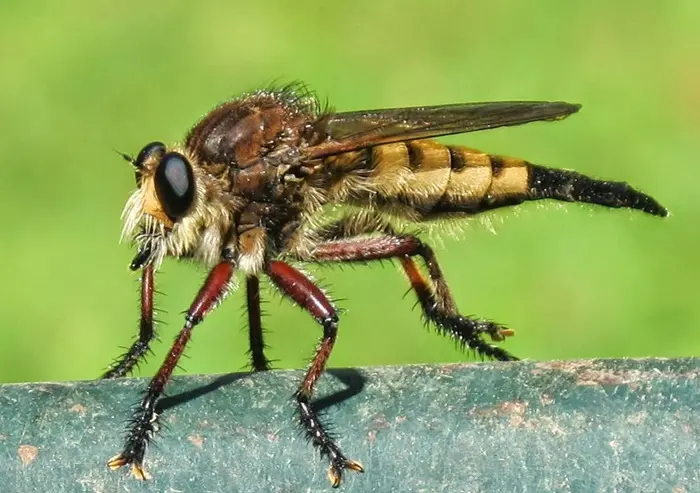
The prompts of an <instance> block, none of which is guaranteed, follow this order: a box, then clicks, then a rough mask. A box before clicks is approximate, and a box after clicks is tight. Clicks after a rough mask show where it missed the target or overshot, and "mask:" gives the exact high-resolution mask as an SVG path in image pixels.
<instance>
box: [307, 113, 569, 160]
mask: <svg viewBox="0 0 700 493" xmlns="http://www.w3.org/2000/svg"><path fill="white" fill-rule="evenodd" d="M580 108H581V105H578V104H570V103H564V102H548V101H509V102H494V103H466V104H448V105H442V106H426V107H418V108H392V109H384V110H369V111H352V112H347V113H335V114H331V115H327V116H326V117H323V118H321V119H320V120H319V125H323V126H325V128H321V129H319V131H320V133H322V134H325V135H326V136H327V137H328V139H326V140H324V141H323V142H322V143H320V144H318V145H316V146H312V147H309V148H307V149H306V150H305V152H304V155H305V156H306V157H307V158H308V159H313V158H320V157H323V156H329V155H332V154H338V153H342V152H347V151H353V150H357V149H362V148H364V147H369V146H374V145H380V144H389V143H392V142H399V141H405V140H415V139H425V138H433V137H439V136H441V135H450V134H459V133H465V132H475V131H477V130H486V129H489V128H498V127H506V126H510V125H521V124H523V123H530V122H536V121H552V120H561V119H562V118H566V117H567V116H569V115H571V114H572V113H576V112H577V111H578V110H579V109H580Z"/></svg>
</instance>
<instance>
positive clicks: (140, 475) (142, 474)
mask: <svg viewBox="0 0 700 493" xmlns="http://www.w3.org/2000/svg"><path fill="white" fill-rule="evenodd" d="M131 475H132V476H134V477H135V478H136V479H140V480H141V481H147V480H149V479H151V475H150V474H148V473H147V472H146V470H145V469H144V468H143V466H142V465H141V464H136V463H134V464H131Z"/></svg>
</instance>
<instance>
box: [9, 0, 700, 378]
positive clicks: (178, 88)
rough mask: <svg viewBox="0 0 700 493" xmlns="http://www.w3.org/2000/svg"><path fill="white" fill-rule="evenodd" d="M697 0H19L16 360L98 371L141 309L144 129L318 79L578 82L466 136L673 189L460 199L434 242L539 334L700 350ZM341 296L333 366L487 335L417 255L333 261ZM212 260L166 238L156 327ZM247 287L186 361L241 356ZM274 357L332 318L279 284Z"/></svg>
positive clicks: (13, 235) (601, 349) (12, 214)
mask: <svg viewBox="0 0 700 493" xmlns="http://www.w3.org/2000/svg"><path fill="white" fill-rule="evenodd" d="M699 13H700V4H698V3H697V2H694V1H691V0H685V1H682V0H679V1H674V2H665V3H662V2H637V1H631V0H630V1H618V2H609V1H604V0H594V1H588V2H561V1H555V0H551V1H542V2H537V3H536V4H533V3H531V2H527V3H526V2H515V1H498V0H492V1H490V2H466V1H465V2H439V1H438V2H420V1H413V2H408V1H401V2H389V1H386V2H375V1H367V0H365V1H356V2H308V1H297V2H293V3H290V2H283V1H281V0H280V1H278V2H229V1H220V2H213V1H203V2H199V3H196V4H195V3H192V2H187V3H185V2H182V3H171V2H167V3H166V2H133V1H132V2H129V1H125V2H107V1H103V0H98V1H87V0H84V1H75V0H73V1H64V2H53V1H46V0H44V1H35V2H20V1H5V2H3V3H2V4H1V5H0V61H1V63H2V70H1V71H0V130H1V131H0V146H1V149H2V165H1V166H0V184H1V185H0V186H1V187H2V193H0V201H2V216H1V217H2V225H3V227H2V241H1V242H0V273H1V276H2V283H1V284H0V286H1V287H0V289H2V304H1V305H0V306H1V307H2V327H1V328H0V331H2V334H1V336H0V337H1V338H0V381H5V382H9V381H28V380H63V379H89V378H93V377H96V376H98V375H99V374H100V372H101V371H102V370H103V369H104V368H105V367H106V365H107V364H108V363H109V362H110V361H111V360H112V359H113V358H114V357H115V356H117V355H118V354H119V353H120V349H119V346H126V345H127V344H128V343H130V341H131V340H132V338H133V336H134V335H135V333H136V328H137V318H138V301H137V299H138V294H137V293H138V284H137V279H138V275H137V274H135V273H131V272H129V271H128V269H127V265H128V263H129V261H130V260H131V258H132V255H133V251H132V250H131V249H130V247H129V245H126V244H122V245H120V244H119V243H118V238H119V232H120V228H121V223H120V220H119V214H120V212H121V209H122V206H123V204H124V202H125V200H126V198H127V197H128V195H129V193H130V192H131V190H132V188H133V186H134V183H133V173H132V171H131V170H130V168H129V166H128V165H127V164H126V163H124V162H123V161H122V159H121V158H120V157H119V156H117V155H116V154H115V153H114V152H113V150H112V149H113V148H117V149H119V150H123V151H125V152H129V153H137V152H138V151H139V149H140V148H141V146H142V145H143V144H145V143H146V142H150V141H152V140H164V141H166V142H171V141H176V140H178V139H180V138H182V137H183V136H184V134H185V132H186V131H187V129H188V128H189V126H190V125H192V124H193V123H194V122H195V121H196V120H197V119H198V118H199V117H200V116H201V115H202V114H203V113H205V112H206V111H207V110H208V109H210V108H211V107H212V106H213V105H215V104H217V103H219V102H220V101H222V100H224V99H227V98H229V97H231V96H233V95H236V94H238V93H240V92H242V91H247V90H251V89H254V88H256V87H259V86H264V85H267V84H269V83H270V82H271V81H275V80H278V81H291V80H297V79H298V80H303V81H305V82H306V83H307V84H308V85H309V86H310V87H312V88H313V89H315V90H316V91H317V93H318V94H319V96H320V97H321V98H323V99H325V98H327V99H328V100H329V101H330V102H331V103H332V105H333V106H334V107H335V108H337V109H341V110H353V109H363V108H377V107H391V106H410V105H426V104H442V103H450V102H465V101H479V100H499V99H554V100H559V99H561V100H567V101H571V102H578V103H582V104H583V111H582V112H581V113H579V114H578V115H575V116H574V117H573V118H571V119H568V120H566V121H564V122H560V123H556V124H533V125H529V126H524V127H519V128H510V129H501V130H495V131H490V132H484V133H479V134H471V135H461V136H455V137H451V138H450V139H449V141H450V142H455V143H462V144H465V145H469V146H472V147H478V148H481V149H483V150H486V151H491V152H495V153H500V154H511V155H516V156H522V157H525V158H527V159H529V160H531V161H533V162H536V163H541V164H548V165H552V166H559V167H566V168H573V169H576V170H579V171H582V172H585V173H588V174H591V175H594V176H599V177H605V178H610V179H616V180H626V181H629V182H631V183H632V184H634V185H635V186H637V187H639V188H641V189H643V190H645V191H648V192H649V193H650V194H652V195H654V196H655V197H656V198H657V199H658V200H659V201H661V202H662V203H663V204H664V205H666V206H667V207H668V208H670V210H671V211H672V216H671V217H670V218H668V219H666V220H661V219H659V218H655V217H648V216H645V215H643V214H641V213H635V212H628V211H619V210H618V211H615V210H607V209H603V208H596V207H594V206H581V205H568V204H564V205H560V204H556V203H546V204H544V203H539V204H534V203H530V204H526V205H524V206H521V207H519V208H516V209H504V210H500V211H497V212H495V213H493V214H491V215H490V216H488V217H489V219H490V221H491V223H492V226H493V229H494V230H495V232H496V234H494V233H493V232H492V231H491V230H490V229H491V228H490V227H489V225H488V224H485V221H478V220H474V221H465V224H464V228H463V230H462V232H461V233H460V235H459V238H452V237H450V236H446V237H445V238H444V239H443V240H442V241H441V242H438V244H437V250H438V255H439V257H440V259H441V261H442V263H443V269H444V271H445V272H446V275H447V277H448V280H449V281H450V283H451V286H452V289H453V291H454V294H455V296H456V298H457V300H458V302H459V305H460V308H461V309H462V311H463V312H464V313H466V314H478V315H479V316H482V317H487V318H491V319H494V320H498V321H501V322H503V323H505V324H507V325H508V326H510V327H512V328H514V329H516V330H517V337H515V338H513V339H511V340H510V341H508V343H507V348H508V349H510V350H512V351H513V352H514V353H515V354H517V355H520V356H522V357H525V358H533V359H554V358H586V357H598V356H600V357H603V356H688V355H697V354H698V353H700V336H699V335H698V328H699V327H700V323H699V322H700V309H699V308H698V295H699V294H700V289H698V286H697V279H698V275H699V274H700V269H699V268H698V263H699V262H698V259H697V254H698V251H699V248H698V247H700V241H699V238H698V230H699V224H700V223H699V219H700V201H699V200H698V198H697V195H698V194H697V184H698V178H699V176H698V167H699V165H698V143H699V142H700V132H699V130H698V129H699V128H700V116H699V115H700V63H698V62H700V59H699V51H698V47H700V31H699V30H698V28H697V26H698V20H700V19H699V15H698V14H699ZM314 272H315V273H316V275H317V276H318V277H320V278H322V279H323V280H324V283H325V284H327V285H330V286H332V293H333V294H334V295H335V296H336V297H339V298H343V301H341V302H340V305H341V306H342V307H343V308H344V309H346V313H345V314H344V316H343V317H342V322H341V326H340V335H339V341H338V344H337V346H336V351H335V352H334V354H333V357H332V359H331V365H332V366H354V365H380V364H397V363H419V362H437V361H460V360H464V359H467V358H469V356H468V355H464V354H462V353H460V352H459V351H458V350H456V349H455V347H454V344H453V343H452V342H450V341H448V340H445V339H443V338H441V337H438V336H436V335H435V334H434V333H431V331H429V330H426V329H425V328H424V327H423V324H422V322H421V320H420V315H419V312H418V311H417V310H415V309H413V308H412V307H413V304H414V299H413V297H412V296H406V297H402V296H403V294H404V293H405V292H406V289H407V283H406V282H405V280H404V279H403V275H402V274H401V273H400V272H399V269H398V267H396V266H392V265H390V264H385V265H384V266H383V267H382V266H378V267H375V268H368V267H361V268H360V267H358V268H356V269H343V270H339V269H322V270H315V271H314ZM204 275H205V272H203V270H202V269H201V268H198V267H196V266H193V265H188V264H178V263H177V262H175V261H172V260H171V261H166V263H165V264H164V266H163V268H162V271H161V273H160V275H159V277H158V279H157V284H158V286H157V287H158V289H159V290H161V291H162V292H164V293H165V294H166V295H165V296H160V297H159V299H158V306H159V307H160V308H161V311H167V313H161V314H160V318H161V319H162V320H163V321H164V322H166V324H162V325H160V326H159V332H160V335H161V338H162V341H161V343H159V344H156V345H155V346H154V350H155V352H156V356H154V357H151V358H150V359H149V361H148V363H147V364H146V365H144V366H143V367H142V368H141V370H140V372H139V374H142V375H145V374H150V373H152V372H153V371H154V370H155V368H156V367H157V365H158V364H159V363H160V361H161V359H162V357H163V355H164V354H165V351H166V347H167V346H168V345H169V343H170V341H171V340H172V338H173V337H174V336H175V334H176V332H177V331H178V330H179V328H180V324H181V322H182V318H183V317H182V311H183V310H185V309H186V308H187V306H188V304H189V302H190V300H191V299H192V297H193V295H194V293H195V292H196V291H197V290H198V288H199V284H200V282H201V280H202V279H203V277H204ZM242 295H243V293H242V292H241V291H239V292H237V293H235V294H234V295H232V296H231V297H230V298H229V299H228V300H227V302H226V303H225V304H224V305H223V306H222V307H221V308H220V309H219V310H218V311H216V312H215V313H213V314H212V315H211V316H210V317H209V318H208V319H207V320H206V322H205V323H204V324H203V325H201V326H199V327H198V328H197V329H196V333H195V336H194V338H193V341H192V344H191V347H190V348H189V350H188V352H187V355H188V356H189V358H187V359H186V360H185V361H183V366H184V369H185V370H186V371H188V372H230V371H237V370H239V369H241V368H243V367H244V366H245V365H246V362H247V359H246V357H245V351H246V349H247V336H246V334H245V320H244V317H243V310H242V305H243V296H242ZM266 298H267V299H268V300H269V303H268V304H267V306H266V310H267V312H268V313H269V316H268V317H267V318H266V319H265V326H266V328H267V329H268V331H269V333H268V342H269V344H270V346H271V349H270V350H269V355H270V357H272V358H274V359H276V360H278V361H277V363H276V366H277V367H300V366H303V365H304V364H305V363H306V361H307V358H308V357H309V356H310V354H311V352H312V349H313V347H314V345H315V343H316V341H317V338H318V337H319V335H320V330H319V328H318V327H317V326H316V324H315V323H314V322H313V321H312V320H310V318H309V317H308V316H307V315H306V314H304V313H302V312H301V311H300V310H299V309H297V308H296V307H293V306H290V305H289V304H288V303H287V302H282V301H281V300H280V297H279V296H277V295H271V294H270V293H269V292H268V294H267V295H266Z"/></svg>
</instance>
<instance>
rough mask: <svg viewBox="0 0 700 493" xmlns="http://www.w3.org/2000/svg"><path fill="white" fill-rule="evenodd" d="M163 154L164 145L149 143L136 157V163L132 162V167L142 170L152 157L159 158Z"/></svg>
mask: <svg viewBox="0 0 700 493" xmlns="http://www.w3.org/2000/svg"><path fill="white" fill-rule="evenodd" d="M164 154H165V144H163V143H162V142H151V143H150V144H146V145H145V146H144V148H143V149H141V152H139V155H138V156H136V161H134V166H136V167H137V168H143V166H144V164H145V163H146V161H147V160H148V159H150V158H152V157H155V158H160V157H161V156H163V155H164Z"/></svg>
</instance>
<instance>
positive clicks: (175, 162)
mask: <svg viewBox="0 0 700 493" xmlns="http://www.w3.org/2000/svg"><path fill="white" fill-rule="evenodd" d="M154 182H155V187H156V194H157V195H158V200H159V201H160V204H161V205H162V206H163V211H165V213H166V214H167V215H168V217H169V218H170V219H171V220H172V221H173V222H175V221H177V220H178V219H180V218H181V217H182V216H184V215H185V213H186V212H187V210H188V209H189V208H190V206H191V205H192V202H193V201H194V175H193V173H192V166H190V163H188V162H187V159H185V157H184V156H182V155H181V154H178V153H177V152H169V153H167V154H165V155H164V156H163V159H161V161H160V164H158V168H156V174H155V176H154Z"/></svg>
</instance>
